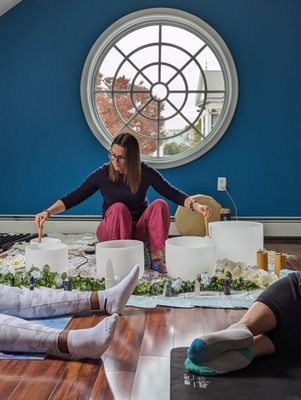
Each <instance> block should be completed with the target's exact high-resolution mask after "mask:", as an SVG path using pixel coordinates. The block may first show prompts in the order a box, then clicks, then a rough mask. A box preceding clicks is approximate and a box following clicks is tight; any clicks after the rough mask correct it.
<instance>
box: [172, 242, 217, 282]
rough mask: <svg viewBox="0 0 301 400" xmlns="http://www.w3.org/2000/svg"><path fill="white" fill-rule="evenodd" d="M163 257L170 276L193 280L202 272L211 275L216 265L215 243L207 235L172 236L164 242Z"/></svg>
mask: <svg viewBox="0 0 301 400" xmlns="http://www.w3.org/2000/svg"><path fill="white" fill-rule="evenodd" d="M165 259H166V268H167V271H168V274H169V275H170V276H171V277H172V278H181V279H183V280H195V279H196V278H197V275H198V274H200V273H202V272H205V273H208V275H210V276H212V275H213V274H214V272H215V267H216V247H215V243H214V242H213V240H212V239H210V238H208V237H200V236H179V237H174V238H171V239H168V240H167V241H166V243H165Z"/></svg>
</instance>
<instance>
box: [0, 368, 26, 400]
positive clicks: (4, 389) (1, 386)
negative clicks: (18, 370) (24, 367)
mask: <svg viewBox="0 0 301 400" xmlns="http://www.w3.org/2000/svg"><path fill="white" fill-rule="evenodd" d="M21 380H22V376H18V375H15V376H9V375H4V374H2V372H1V379H0V393H1V398H2V399H8V398H9V396H11V395H12V393H13V392H14V390H16V389H17V388H18V385H19V383H20V381H21Z"/></svg>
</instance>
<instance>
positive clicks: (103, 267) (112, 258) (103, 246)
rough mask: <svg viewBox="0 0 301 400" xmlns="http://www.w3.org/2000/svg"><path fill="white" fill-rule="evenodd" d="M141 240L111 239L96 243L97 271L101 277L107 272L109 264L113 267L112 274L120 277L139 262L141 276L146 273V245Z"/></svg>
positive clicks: (125, 274)
mask: <svg viewBox="0 0 301 400" xmlns="http://www.w3.org/2000/svg"><path fill="white" fill-rule="evenodd" d="M143 246H144V245H143V242H141V241H140V240H109V241H107V242H101V243H97V245H96V272H97V276H98V277H99V278H103V277H105V276H106V273H107V266H108V265H110V266H111V267H112V275H113V276H118V277H119V278H120V279H122V278H124V277H125V276H127V275H128V273H129V272H130V271H131V270H132V269H133V267H134V266H135V265H136V264H138V265H139V267H140V274H139V277H141V276H142V275H143V273H144V247H143Z"/></svg>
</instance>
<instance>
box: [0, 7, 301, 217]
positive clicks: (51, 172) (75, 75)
mask: <svg viewBox="0 0 301 400" xmlns="http://www.w3.org/2000/svg"><path fill="white" fill-rule="evenodd" d="M148 7H174V8H179V9H182V10H184V11H187V12H191V13H193V14H195V15H197V16H199V17H200V18H202V19H203V20H204V21H206V22H207V23H209V24H210V25H211V26H212V27H213V28H214V29H215V30H216V31H217V32H218V33H219V34H220V35H221V36H222V37H223V39H224V40H225V42H226V43H227V45H228V47H229V48H230V51H231V52H232V54H233V57H234V60H235V63H236V67H237V71H238V75H239V83H240V94H239V101H238V106H237V110H236V114H235V116H234V119H233V121H232V123H231V125H230V127H229V129H228V131H227V133H226V134H225V136H224V137H223V138H222V140H221V141H220V142H219V143H218V144H217V145H216V146H215V147H214V148H213V149H212V150H211V151H209V152H208V153H207V154H206V155H205V156H203V157H201V158H200V159H198V160H196V161H194V162H192V163H190V164H188V165H185V166H181V167H178V168H173V169H168V170H162V171H161V172H162V173H163V175H164V176H165V177H166V178H167V179H169V180H170V181H171V182H172V183H173V184H174V185H176V186H178V187H180V188H181V189H182V190H184V191H186V192H188V193H190V194H194V193H204V194H209V195H211V196H213V197H215V198H216V199H217V200H218V201H219V202H220V203H222V204H223V205H224V206H230V207H231V203H230V200H229V199H228V198H227V196H226V194H225V193H224V192H217V190H216V181H217V177H218V176H226V177H227V179H228V186H229V188H230V193H231V194H232V196H233V197H234V199H235V201H236V203H237V206H238V214H239V215H240V216H300V215H301V213H300V206H301V174H300V161H299V158H300V155H301V152H300V149H301V130H300V122H299V116H300V114H299V112H300V106H301V96H300V88H301V73H300V65H301V51H300V50H301V49H300V47H301V45H300V37H301V23H300V20H301V2H300V0H264V1H262V0H244V1H241V0H227V1H225V0H215V1H212V0H200V1H195V0H185V2H183V0H173V1H169V0H161V1H157V0H139V1H138V0H130V1H125V0H114V2H104V1H99V0H86V1H83V0H23V1H22V2H21V3H19V4H18V5H17V6H16V7H14V8H13V9H12V10H10V11H9V12H7V13H6V14H4V15H3V16H2V17H0V57H1V58H0V131H1V155H0V168H1V169H0V171H1V196H0V214H34V213H36V212H38V211H39V210H41V209H43V208H45V207H47V206H49V205H50V204H51V203H52V202H53V201H55V200H56V199H57V198H58V197H59V196H61V195H63V194H65V193H66V192H68V191H70V190H72V189H73V188H74V187H76V186H77V185H78V184H79V183H80V182H81V180H82V179H83V178H84V177H85V176H86V175H88V174H89V172H90V171H92V170H94V169H95V168H97V166H98V165H99V164H102V163H103V162H104V161H105V160H106V151H105V149H104V148H103V147H102V146H101V145H100V144H99V142H98V141H97V140H96V139H95V137H94V135H93V134H92V133H91V131H90V130H89V127H88V125H87V123H86V121H85V118H84V115H83V112H82V108H81V102H80V92H79V90H80V77H81V72H82V68H83V64H84V62H85V58H86V56H87V54H88V52H89V50H90V48H91V46H92V45H93V43H94V42H95V40H96V39H97V38H98V36H99V35H100V34H101V33H102V32H103V31H104V30H105V29H106V28H107V27H108V26H109V25H110V24H111V23H112V22H114V21H115V20H117V19H119V18H120V17H122V16H124V15H126V14H128V13H130V12H133V11H137V10H140V9H143V8H148ZM188 177H189V179H188ZM155 196H156V194H155V193H154V192H152V193H151V194H150V199H152V198H154V197H155ZM100 201H101V199H100V196H99V194H95V195H94V196H92V198H90V199H89V200H87V201H86V202H85V203H83V204H81V205H80V206H78V207H76V208H74V209H73V210H71V211H70V213H73V214H99V213H100ZM171 210H172V213H173V212H174V210H175V206H171Z"/></svg>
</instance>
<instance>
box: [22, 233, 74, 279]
mask: <svg viewBox="0 0 301 400" xmlns="http://www.w3.org/2000/svg"><path fill="white" fill-rule="evenodd" d="M46 264H47V265H49V266H50V269H51V271H53V272H64V271H67V268H68V246H67V245H65V244H63V243H61V241H60V240H59V239H56V238H42V241H41V243H39V242H38V239H32V240H31V241H30V244H29V245H28V246H26V247H25V265H26V270H30V268H32V267H33V266H34V267H37V268H40V269H41V268H43V266H44V265H46Z"/></svg>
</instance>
